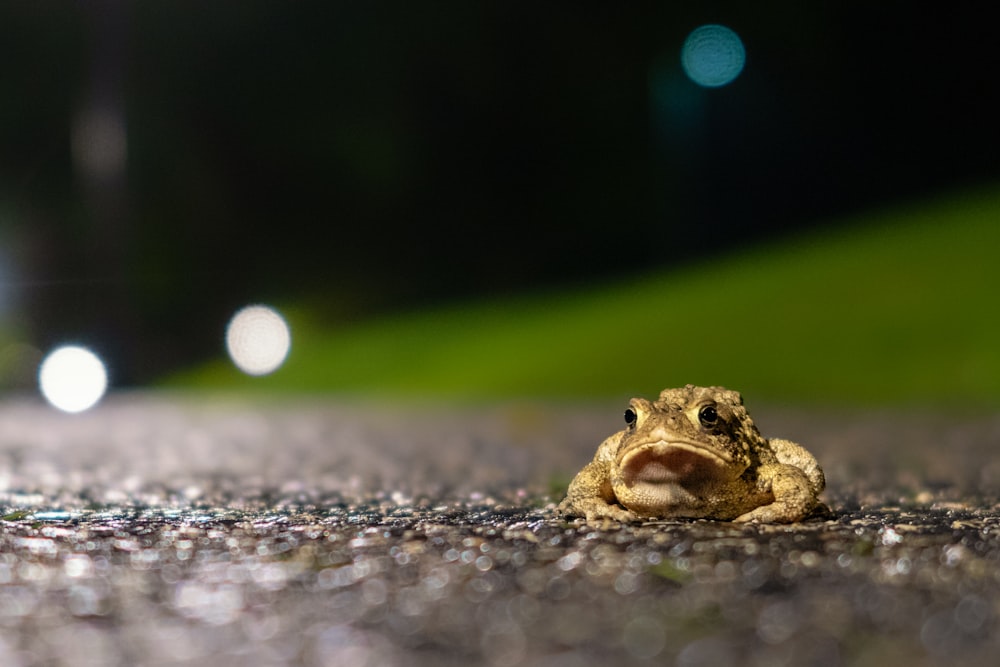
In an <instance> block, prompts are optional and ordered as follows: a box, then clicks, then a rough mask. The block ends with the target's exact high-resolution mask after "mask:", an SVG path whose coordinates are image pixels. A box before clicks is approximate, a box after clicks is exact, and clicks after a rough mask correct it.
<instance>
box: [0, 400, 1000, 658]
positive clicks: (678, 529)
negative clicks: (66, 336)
mask: <svg viewBox="0 0 1000 667" xmlns="http://www.w3.org/2000/svg"><path fill="white" fill-rule="evenodd" d="M748 400H749V399H748ZM750 403H751V404H750V408H751V412H752V413H753V414H754V417H755V421H756V422H757V424H758V425H759V426H760V427H761V430H762V431H763V432H764V433H765V434H766V435H776V436H781V437H788V438H791V439H796V440H798V441H800V442H802V443H803V444H805V445H806V446H807V447H808V448H809V449H810V450H812V451H813V452H814V453H815V454H816V455H817V458H818V459H819V460H820V462H821V464H822V465H823V466H824V468H825V470H826V473H827V480H828V486H829V489H828V491H827V493H826V494H825V496H824V498H825V500H826V501H827V503H828V504H829V505H830V506H831V507H832V509H833V512H832V514H831V515H830V516H829V517H825V518H823V517H821V518H817V519H815V520H812V521H808V522H805V523H802V524H797V525H792V526H753V525H751V526H744V525H734V524H729V523H724V522H711V521H669V522H652V523H646V524H634V525H627V526H622V525H618V524H613V523H609V524H607V525H598V526H593V525H586V524H584V523H583V522H580V521H578V520H572V521H567V520H565V519H563V518H561V517H559V516H558V515H557V514H556V513H555V512H554V502H555V501H558V500H559V497H558V495H557V494H558V491H559V489H560V488H563V487H564V485H565V483H566V482H567V481H568V480H569V478H570V477H571V476H572V475H573V474H574V473H575V472H576V471H577V470H578V469H579V468H580V467H581V466H582V465H583V464H584V463H585V462H586V461H588V460H589V458H590V457H591V456H592V454H593V452H594V449H595V448H596V446H597V444H598V442H599V441H600V440H601V439H602V438H603V437H604V436H606V435H607V434H609V433H611V432H613V431H614V430H617V429H618V428H619V422H620V419H621V415H620V413H621V406H618V405H616V404H611V405H608V404H603V405H589V406H583V405H576V406H574V405H537V404H527V403H525V404H504V405H498V406H493V407H478V408H471V407H463V408H447V407H443V406H428V405H422V406H418V405H410V406H394V407H392V408H388V407H378V406H374V405H372V404H363V403H351V402H348V401H337V400H333V399H318V398H310V399H302V400H295V401H292V400H282V401H278V402H272V403H270V404H266V403H263V402H260V401H258V402H247V401H241V400H236V399H232V400H225V399H211V400H196V399H193V398H190V397H188V398H185V397H175V396H170V395H157V394H141V395H125V396H114V397H112V398H111V399H109V400H107V401H106V402H105V403H104V404H102V405H101V406H99V407H98V408H97V409H95V410H92V411H90V412H87V413H84V414H81V415H76V416H70V415H63V414H59V413H56V412H54V411H53V410H51V409H50V408H47V407H46V406H44V405H42V404H40V403H38V402H36V401H33V400H20V399H7V400H6V401H4V402H2V403H0V664H3V665H5V666H16V665H88V664H94V665H179V664H204V663H206V662H209V661H210V662H211V664H213V665H230V664H231V665H251V666H252V665H307V666H325V665H347V664H349V665H459V664H461V665H470V664H483V665H501V666H502V665H556V666H567V667H568V666H578V665H579V666H587V665H601V666H602V667H603V665H606V664H609V663H610V664H676V665H684V666H687V665H737V664H738V665H786V664H787V665H803V664H815V665H831V666H835V665H883V664H899V663H903V664H909V665H945V664H947V665H955V664H974V663H975V664H988V663H989V662H991V661H992V659H993V657H994V656H995V655H996V654H997V652H998V651H1000V460H998V459H997V457H996V455H995V452H996V451H997V447H998V446H1000V416H982V415H979V416H976V415H968V414H964V415H935V414H928V413H926V412H924V413H913V414H907V413H899V412H885V413H847V412H845V413H840V414H836V413H832V412H827V413H816V412H797V411H791V410H782V409H770V410H768V409H766V408H762V407H759V406H754V405H753V404H752V401H751V402H750Z"/></svg>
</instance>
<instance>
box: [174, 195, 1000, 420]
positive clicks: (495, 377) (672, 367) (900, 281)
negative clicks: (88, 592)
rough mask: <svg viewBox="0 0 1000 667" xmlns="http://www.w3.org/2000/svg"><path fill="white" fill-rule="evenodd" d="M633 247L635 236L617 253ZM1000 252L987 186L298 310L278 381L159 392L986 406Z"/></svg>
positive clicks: (220, 366) (996, 377) (999, 392)
mask: <svg viewBox="0 0 1000 667" xmlns="http://www.w3.org/2000/svg"><path fill="white" fill-rule="evenodd" d="M630 242H631V243H642V242H643V239H642V238H641V236H637V237H635V238H633V239H628V240H625V239H623V242H622V245H621V247H618V248H614V249H611V251H612V252H628V243H630ZM998 249H1000V188H996V187H993V188H990V189H987V190H978V191H975V192H965V193H961V194H953V195H950V196H947V197H941V198H938V199H934V200H929V201H924V202H920V203H915V204H908V205H904V206H898V207H893V208H886V209H884V210H880V211H876V212H872V213H870V214H868V215H864V216H858V217H854V218H852V219H850V220H845V221H839V222H837V221H835V222H834V223H833V224H830V225H827V226H825V227H824V230H820V231H815V230H814V231H811V232H807V233H802V234H800V235H798V236H796V237H794V238H789V239H784V240H782V241H779V242H772V243H762V244H760V245H757V246H755V247H751V248H748V249H746V250H744V251H742V252H740V253H737V254H732V255H729V256H726V257H723V258H720V259H716V260H714V261H710V262H705V263H703V264H700V265H697V266H693V267H686V268H683V269H678V270H669V269H667V270H663V271H661V272H657V273H653V274H651V275H647V276H644V277H641V278H637V279H633V280H629V281H624V282H618V283H615V284H611V285H605V286H601V287H598V288H593V289H586V290H575V291H562V292H553V293H546V294H535V295H530V296H524V297H521V298H510V299H498V300H490V301H483V302H478V303H470V304H465V305H461V306H452V307H442V308H438V309H433V310H425V311H420V312H413V313H405V314H399V315H396V316H393V317H386V318H381V319H377V320H372V321H366V322H357V323H350V324H346V323H345V324H342V325H337V324H335V323H334V324H327V325H322V324H318V323H316V322H314V321H312V320H311V319H310V317H309V314H308V313H306V312H303V311H302V310H300V309H296V308H295V307H290V308H288V309H286V311H285V312H286V315H287V316H288V319H289V321H290V323H291V325H292V331H293V348H292V354H291V355H290V357H289V359H288V361H287V363H286V364H285V366H284V367H283V368H282V369H280V370H279V371H278V372H276V373H275V374H273V375H272V376H269V377H265V378H249V377H245V376H242V375H241V374H239V373H238V372H237V371H236V370H234V369H233V368H232V367H231V366H230V365H229V364H228V363H227V362H225V361H223V360H219V361H217V362H214V363H211V364H208V365H207V366H204V367H201V368H198V369H195V370H193V371H191V372H187V373H183V374H181V375H178V376H176V377H174V378H172V379H171V380H170V382H169V384H171V385H173V386H186V387H202V388H226V389H241V388H253V389H264V390H272V391H273V390H295V391H310V392H312V391H316V392H330V391H332V392H341V393H352V394H369V395H391V396H398V397H407V396H410V397H443V398H459V399H469V400H476V399H495V398H503V397H527V396H548V397H611V396H615V397H620V396H628V395H650V394H655V393H656V392H658V391H659V390H660V389H661V388H663V387H665V386H675V385H682V384H685V383H688V382H691V383H696V384H722V385H725V386H728V387H731V388H736V389H739V390H741V391H743V392H744V394H747V395H750V394H752V395H753V396H754V400H755V401H756V400H758V399H759V398H762V399H766V400H775V401H779V400H780V401H794V402H799V403H818V402H825V403H830V402H833V403H840V404H862V405H872V404H901V403H911V404H963V403H971V404H975V405H978V406H988V405H990V404H991V403H992V402H994V401H996V400H998V399H1000V350H998V346H997V342H996V341H997V335H998V324H1000V314H998V308H997V301H998V299H997V296H996V293H997V290H998V288H1000V267H998V260H997V254H998ZM511 270H512V271H516V270H517V268H516V266H512V267H511ZM456 279H460V277H456Z"/></svg>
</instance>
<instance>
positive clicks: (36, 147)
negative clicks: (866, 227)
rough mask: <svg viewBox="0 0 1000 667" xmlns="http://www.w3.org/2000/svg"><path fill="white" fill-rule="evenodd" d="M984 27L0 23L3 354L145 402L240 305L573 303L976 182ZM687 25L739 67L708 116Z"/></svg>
mask: <svg viewBox="0 0 1000 667" xmlns="http://www.w3.org/2000/svg"><path fill="white" fill-rule="evenodd" d="M983 6H985V5H981V4H977V5H973V4H969V5H966V4H963V3H957V4H956V3H952V4H949V5H948V6H947V7H941V8H938V9H936V10H935V11H918V10H916V9H914V6H913V5H912V4H910V3H903V2H884V3H862V2H836V3H833V2H830V3H827V2H819V3H798V2H783V3H767V4H766V5H762V4H760V3H746V2H713V3H670V2H662V1H661V2H638V1H637V2H627V3H608V2H530V3H528V2H503V3H469V2H409V1H402V0H401V1H383V2H378V1H371V2H346V1H337V0H323V1H321V2H260V1H256V0H240V1H238V2H212V3H201V2H179V1H177V0H169V1H150V0H145V1H143V2H134V3H130V2H124V1H113V0H101V1H94V0H91V1H88V2H78V3H67V2H61V3H59V2H57V3H36V2H3V3H2V4H0V283H2V291H0V318H2V319H0V329H2V331H3V333H5V334H6V335H7V336H8V338H9V339H10V340H16V341H26V343H25V344H28V345H30V346H31V347H32V349H38V350H44V349H47V348H48V347H50V346H51V345H52V344H54V343H56V342H60V341H63V340H67V339H72V340H79V341H84V342H86V341H101V346H100V347H101V350H102V353H103V354H104V355H105V356H106V357H109V362H110V365H111V367H112V368H113V373H114V376H115V381H116V383H117V384H119V385H121V384H139V383H145V382H148V381H150V380H152V379H155V378H157V377H159V376H160V375H162V374H164V373H167V372H170V371H172V370H175V369H177V368H180V367H183V366H185V365H188V364H192V363H195V362H198V361H200V360H203V359H206V358H208V357H213V356H217V355H218V354H219V353H220V331H221V330H222V328H223V327H224V325H225V321H226V320H227V318H228V317H229V316H230V315H231V313H232V311H233V310H234V309H235V308H236V307H237V306H240V305H242V304H244V303H247V302H250V301H269V300H271V301H284V302H288V301H293V300H294V301H296V302H298V303H303V304H308V305H309V307H310V308H312V309H314V310H315V311H316V312H317V313H319V314H320V316H321V317H325V318H328V319H330V320H334V319H336V320H338V321H351V320H356V319H360V318H364V317H368V316H370V315H371V314H373V313H379V312H388V311H392V310H399V309H413V308H419V307H422V306H425V305H428V304H434V303H441V302H447V301H453V300H461V299H466V298H473V297H482V296H489V295H500V294H510V293H519V292H524V291H530V290H537V289H540V288H551V287H555V286H566V285H584V284H591V283H594V282H596V281H600V280H604V279H607V278H610V277H615V276H623V275H626V274H635V273H637V272H641V271H645V270H648V269H650V268H654V267H662V266H676V265H681V264H685V263H690V262H695V261H700V260H702V259H704V258H706V257H710V256H712V255H716V254H719V253H723V252H728V251H731V250H733V249H735V248H738V247H740V246H744V245H748V244H758V243H762V242H766V241H767V240H768V239H773V238H778V237H780V236H783V235H786V234H787V233H789V232H790V231H792V230H800V229H802V228H804V227H809V226H813V225H818V224H823V223H824V221H826V220H829V219H831V218H832V217H833V216H836V215H839V214H843V213H850V212H852V211H859V210H862V209H865V208H867V207H870V206H872V205H875V204H879V203H880V202H889V201H895V200H899V199H903V198H908V197H914V196H919V195H921V194H922V193H926V192H934V191H938V190H941V189H944V188H948V187H953V186H958V185H963V184H970V183H979V182H989V181H990V180H992V179H995V178H996V177H997V176H1000V160H998V155H1000V151H998V149H1000V136H998V132H997V125H998V118H1000V101H998V100H1000V95H997V92H998V88H1000V85H998V65H1000V49H998V48H997V38H996V24H995V22H994V21H993V20H992V16H990V15H983V12H982V11H981V10H980V9H979V8H980V7H983ZM704 23H721V24H724V25H726V26H728V27H730V28H732V29H733V30H735V31H736V32H737V33H738V34H739V36H740V37H741V38H742V40H743V44H744V45H745V48H746V53H747V62H746V67H745V69H744V71H743V73H742V74H741V75H740V77H739V78H737V79H736V80H735V81H734V82H733V83H731V84H730V85H727V86H724V87H722V88H718V89H709V88H701V87H699V86H697V85H695V84H694V83H692V82H691V81H689V80H688V79H687V78H686V77H685V76H684V74H683V72H682V70H681V66H680V62H679V57H678V55H679V52H680V49H681V45H682V44H683V42H684V39H685V37H686V36H687V35H688V33H690V31H691V30H692V29H694V28H696V27H697V26H699V25H701V24H704Z"/></svg>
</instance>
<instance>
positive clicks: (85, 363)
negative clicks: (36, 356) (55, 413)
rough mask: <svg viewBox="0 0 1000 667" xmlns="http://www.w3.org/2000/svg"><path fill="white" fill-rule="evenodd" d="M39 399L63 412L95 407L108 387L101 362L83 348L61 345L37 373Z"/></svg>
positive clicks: (45, 360) (43, 361)
mask: <svg viewBox="0 0 1000 667" xmlns="http://www.w3.org/2000/svg"><path fill="white" fill-rule="evenodd" d="M38 386H39V388H40V389H41V392H42V396H44V397H45V400H46V401H48V402H49V403H50V404H51V405H52V406H53V407H55V408H58V409H60V410H62V411H63V412H83V411H84V410H87V409H89V408H92V407H94V406H95V405H96V404H97V402H98V401H100V400H101V397H102V396H104V392H105V391H106V390H107V388H108V373H107V370H106V369H105V367H104V362H103V361H101V359H100V358H99V357H98V356H97V355H96V354H94V353H93V352H91V351H90V350H88V349H87V348H85V347H80V346H77V345H64V346H62V347H59V348H56V349H55V350H53V351H52V352H50V353H49V355H48V356H46V357H45V359H43V360H42V364H41V366H40V367H39V370H38Z"/></svg>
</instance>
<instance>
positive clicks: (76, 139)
mask: <svg viewBox="0 0 1000 667" xmlns="http://www.w3.org/2000/svg"><path fill="white" fill-rule="evenodd" d="M72 146H73V157H74V158H75V160H76V162H77V166H78V167H79V168H80V169H81V171H82V172H83V173H85V174H86V175H87V176H89V177H92V178H97V179H113V178H117V177H120V176H121V174H122V173H123V172H124V170H125V160H126V155H127V153H128V140H127V134H126V131H125V118H124V114H123V113H122V112H121V110H120V109H116V108H114V107H110V106H108V107H96V106H95V107H91V108H87V109H84V110H82V111H80V112H79V113H78V114H77V116H76V117H75V118H74V120H73V128H72Z"/></svg>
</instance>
